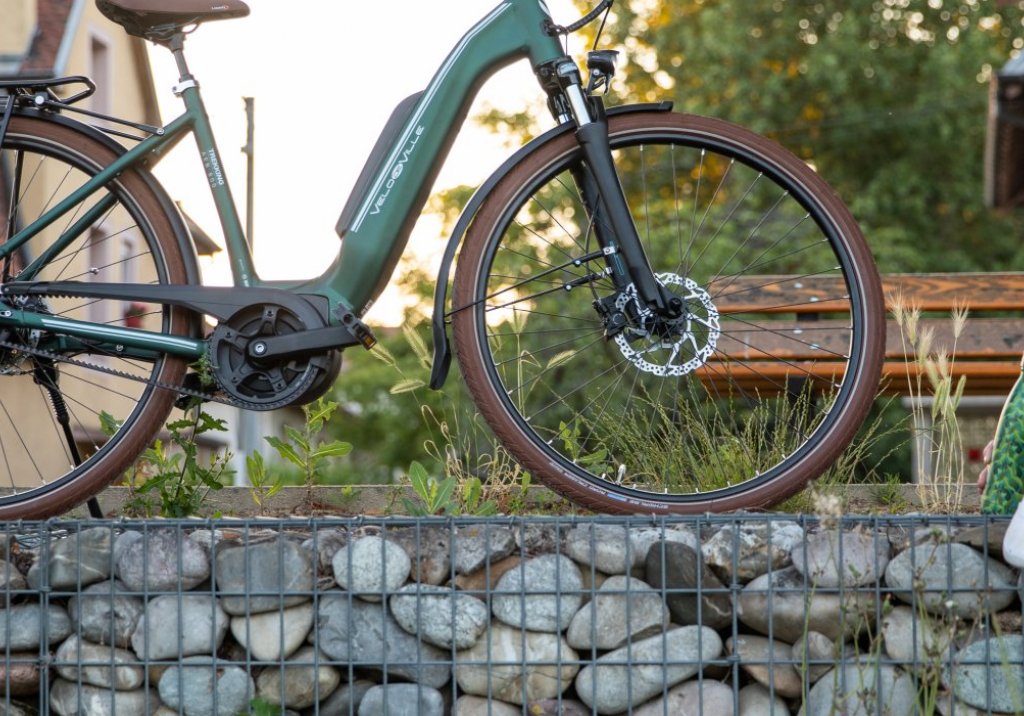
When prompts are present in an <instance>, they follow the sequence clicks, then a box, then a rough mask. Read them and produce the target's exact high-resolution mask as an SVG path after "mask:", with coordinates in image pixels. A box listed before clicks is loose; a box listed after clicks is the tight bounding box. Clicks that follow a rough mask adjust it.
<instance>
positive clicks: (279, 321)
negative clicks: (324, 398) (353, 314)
mask: <svg viewBox="0 0 1024 716" xmlns="http://www.w3.org/2000/svg"><path fill="white" fill-rule="evenodd" d="M310 320H311V319H310V318H309V317H306V321H304V320H303V319H302V318H300V317H299V316H297V315H295V314H294V313H293V312H292V311H290V310H289V309H287V308H285V307H283V306H278V305H273V304H260V305H254V306H247V307H246V308H243V309H242V310H240V311H238V312H237V313H236V314H234V315H233V316H231V318H229V319H228V320H226V321H223V322H222V323H220V324H219V325H218V326H217V328H215V329H214V331H213V334H212V335H211V336H210V342H209V345H210V349H209V350H210V363H211V370H212V373H213V377H214V379H215V380H216V382H217V385H218V386H219V387H220V389H221V390H223V391H224V392H225V393H226V394H227V395H229V396H230V397H231V399H232V402H233V403H235V404H237V405H239V406H240V407H242V408H245V409H247V410H276V409H277V408H282V407H284V406H286V405H292V404H295V403H308V402H310V401H312V400H315V399H316V398H318V397H319V396H321V395H323V394H324V393H325V392H326V391H327V389H328V388H330V386H331V385H332V384H333V383H334V379H335V378H336V377H337V375H338V370H339V369H340V367H341V354H340V353H339V352H338V351H329V352H327V353H321V354H318V355H313V356H304V357H302V358H294V359H289V360H282V361H278V362H266V363H263V362H256V361H253V360H252V359H251V358H250V356H249V344H250V343H251V342H253V341H254V340H257V339H259V338H269V337H277V336H286V335H289V334H292V333H299V332H301V331H304V330H307V329H310V328H320V327H322V322H320V323H318V324H316V325H307V322H309V321H310Z"/></svg>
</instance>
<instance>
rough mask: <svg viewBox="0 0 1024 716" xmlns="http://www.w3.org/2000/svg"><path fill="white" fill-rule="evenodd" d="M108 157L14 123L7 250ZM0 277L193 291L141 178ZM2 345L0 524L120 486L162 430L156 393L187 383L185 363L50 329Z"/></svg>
mask: <svg viewBox="0 0 1024 716" xmlns="http://www.w3.org/2000/svg"><path fill="white" fill-rule="evenodd" d="M114 159H115V152H114V151H112V150H111V149H110V148H109V147H107V146H105V145H103V144H101V143H99V142H97V141H96V140H94V139H92V138H90V137H88V136H87V135H83V134H81V133H80V132H77V131H75V130H73V129H71V128H69V127H67V126H64V125H61V124H58V123H55V122H50V121H45V120H43V119H39V118H33V117H24V116H17V117H14V118H13V119H12V121H11V125H10V128H9V130H8V132H7V135H6V137H5V138H4V140H3V145H2V147H0V172H2V173H0V222H2V223H0V243H6V242H7V241H8V240H9V239H10V238H11V237H12V236H14V235H15V234H17V232H18V231H19V230H21V229H22V228H24V227H25V226H28V225H30V224H31V223H32V222H33V221H35V220H36V219H37V218H38V217H40V216H42V215H43V214H44V213H45V212H46V211H48V210H49V209H51V208H52V207H54V206H56V205H57V204H58V203H59V202H60V201H62V200H63V199H64V198H65V197H67V196H69V195H70V194H71V193H72V192H73V191H74V190H75V189H76V188H78V187H79V186H81V185H82V184H83V183H85V182H86V181H87V180H88V179H89V178H91V177H92V176H94V175H95V174H96V173H97V172H98V171H100V170H101V169H102V168H103V167H105V166H107V165H109V164H110V163H111V162H112V161H113V160H114ZM97 207H99V208H102V211H97ZM90 211H92V213H93V215H92V216H90V214H89V212H90ZM83 217H85V218H87V224H88V226H87V227H86V228H85V229H84V230H83V231H81V233H79V234H78V235H77V236H76V237H75V238H74V239H72V240H71V241H69V242H68V243H67V245H66V246H63V247H62V248H61V249H60V250H58V251H53V252H50V253H47V251H48V249H50V247H53V246H54V245H55V243H57V242H59V241H62V240H63V238H62V237H66V236H67V235H69V234H70V233H73V231H72V229H73V228H74V230H75V231H77V229H78V228H80V226H79V227H76V225H80V224H81V223H82V220H83ZM40 257H42V258H40ZM0 269H2V272H3V281H4V283H8V282H11V281H58V280H60V281H83V282H90V283H96V282H117V283H123V282H131V283H145V282H152V283H177V284H181V283H186V282H187V273H186V270H185V263H184V261H183V259H182V255H181V251H180V248H179V245H178V243H177V241H176V239H175V234H174V230H173V228H172V225H171V223H170V222H169V220H168V219H167V217H166V215H165V213H164V210H163V208H162V205H161V202H160V201H159V199H158V197H157V196H156V194H155V193H154V192H153V190H151V189H150V187H149V185H148V183H147V181H146V177H145V176H144V175H143V174H141V173H140V172H137V171H128V172H125V173H124V174H122V175H121V176H120V177H119V178H118V179H117V180H116V181H115V182H113V183H112V184H110V185H109V186H108V187H107V189H105V190H103V191H100V192H98V193H96V194H94V195H93V196H91V197H90V198H88V199H86V200H85V201H84V202H82V204H81V205H78V206H75V207H74V208H72V209H71V211H70V212H68V213H66V214H65V215H64V216H62V217H61V218H60V219H59V220H58V221H57V222H55V223H54V224H52V225H51V226H50V227H49V228H48V229H46V230H44V231H43V232H42V233H41V234H39V235H37V236H35V237H34V238H33V239H32V240H31V241H29V242H28V243H26V244H25V245H24V246H23V247H21V248H20V249H18V250H17V251H16V252H14V253H13V254H11V255H10V256H9V257H8V258H7V259H6V260H0ZM11 303H14V305H15V307H17V308H22V309H24V310H25V311H27V312H29V313H33V314H46V315H53V316H59V317H65V318H73V319H78V320H88V321H92V322H96V323H107V324H110V325H119V326H120V325H129V326H134V327H139V328H143V329H146V330H150V331H157V332H163V333H169V334H179V335H185V334H190V332H191V325H192V318H191V314H189V313H188V312H187V311H185V310H183V309H170V308H167V307H165V306H161V305H158V304H147V303H142V302H132V301H112V300H98V299H87V298H53V297H46V296H40V297H31V298H26V297H21V298H15V299H13V300H12V299H8V304H9V305H10V304H11ZM0 340H2V341H3V342H4V345H3V346H2V347H0V490H2V491H3V494H2V495H0V518H2V519H10V518H18V517H25V518H29V517H31V518H37V517H45V516H49V515H55V514H59V513H61V512H64V511H66V510H68V509H70V508H72V507H74V506H75V505H77V504H79V503H81V502H83V501H85V500H86V499H88V498H89V497H91V496H92V495H94V494H95V493H96V492H98V491H99V490H100V489H102V488H103V487H105V486H106V485H108V484H109V483H110V482H111V481H113V480H114V479H116V478H118V477H119V476H120V475H122V474H123V471H124V470H125V469H126V468H127V467H128V466H129V465H130V464H131V463H132V461H133V460H135V458H136V457H137V456H138V455H139V453H140V452H142V451H143V450H144V449H145V448H146V447H147V446H148V445H149V443H150V442H151V441H152V439H153V436H154V435H155V434H156V433H157V431H158V430H160V429H161V428H162V426H163V424H164V421H165V420H166V418H167V416H168V414H169V412H170V410H171V408H172V406H173V403H174V400H175V398H176V397H177V396H176V393H175V392H174V391H173V390H167V389H160V388H157V387H155V385H154V382H157V381H159V382H160V383H162V384H165V385H180V384H181V382H182V379H183V377H184V375H185V371H186V368H187V366H186V364H185V362H184V360H183V359H181V358H175V357H170V356H157V355H153V356H149V357H142V356H138V355H136V356H134V357H126V356H125V355H123V354H119V353H118V351H117V350H116V348H113V347H111V346H110V345H109V344H107V345H87V344H85V343H83V342H81V341H76V340H74V339H70V338H69V337H67V336H61V335H59V334H56V333H52V332H49V331H29V330H25V329H21V328H17V327H13V326H0ZM89 366H95V367H97V368H106V369H109V370H113V371H117V372H119V373H122V374H126V375H127V376H131V377H123V376H119V375H113V374H111V373H109V372H104V371H102V370H99V369H97V368H92V367H89Z"/></svg>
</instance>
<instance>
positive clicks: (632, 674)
mask: <svg viewBox="0 0 1024 716" xmlns="http://www.w3.org/2000/svg"><path fill="white" fill-rule="evenodd" d="M721 653H722V639H721V638H720V637H719V636H718V634H717V633H716V632H715V631H714V630H713V629H710V628H708V627H700V626H684V627H678V628H676V629H671V630H669V631H668V632H666V633H664V634H658V635H656V636H652V637H648V638H647V639H644V640H642V641H638V642H634V643H633V644H630V645H628V646H625V647H622V648H620V649H616V650H615V651H612V652H609V653H607V654H605V655H604V656H601V657H600V658H598V659H597V661H595V662H594V663H592V664H588V665H587V666H584V667H583V668H582V669H581V670H580V672H579V675H577V677H576V693H577V695H578V696H579V699H580V701H582V702H583V703H585V704H586V705H587V706H589V707H590V708H592V709H594V710H596V711H597V713H599V714H616V713H621V712H623V711H626V710H627V709H629V708H631V707H635V706H637V705H639V704H641V703H643V702H644V701H647V700H648V699H651V698H653V697H655V696H657V695H658V694H661V693H663V692H664V691H665V689H671V688H672V687H673V686H675V685H676V684H678V683H681V682H682V681H685V680H686V679H688V678H690V677H691V676H693V675H695V674H697V673H698V672H700V670H701V668H702V665H703V664H705V663H706V662H708V661H711V660H712V659H717V658H718V657H719V656H720V655H721ZM666 662H668V665H667V666H666V665H665V664H666Z"/></svg>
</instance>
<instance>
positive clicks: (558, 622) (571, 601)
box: [491, 554, 583, 632]
mask: <svg viewBox="0 0 1024 716" xmlns="http://www.w3.org/2000/svg"><path fill="white" fill-rule="evenodd" d="M582 588H583V578H582V575H581V574H580V570H579V567H577V566H576V564H575V563H574V562H573V561H572V560H570V559H568V558H567V557H565V556H563V555H560V554H545V555H541V556H539V557H534V558H533V559H529V560H527V561H526V562H523V563H522V564H520V566H519V568H517V569H511V570H509V571H508V572H505V574H504V575H503V576H502V578H501V579H500V580H499V581H498V585H497V588H496V589H495V593H494V595H493V596H492V597H491V608H492V610H493V612H494V616H495V617H497V618H498V619H500V620H501V621H502V622H504V623H505V624H508V625H509V626H514V627H521V628H523V629H529V630H531V631H546V632H560V631H563V630H565V629H566V627H568V626H569V622H571V621H572V618H573V616H574V615H575V614H576V611H577V610H578V609H579V608H580V604H582V603H583V596H582V594H581V590H582ZM524 595H525V596H524Z"/></svg>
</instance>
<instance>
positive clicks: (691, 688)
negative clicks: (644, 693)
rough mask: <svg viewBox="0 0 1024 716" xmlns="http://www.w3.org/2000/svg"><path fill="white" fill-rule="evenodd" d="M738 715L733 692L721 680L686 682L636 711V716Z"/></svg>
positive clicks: (634, 712)
mask: <svg viewBox="0 0 1024 716" xmlns="http://www.w3.org/2000/svg"><path fill="white" fill-rule="evenodd" d="M734 713H736V698H735V697H734V696H733V694H732V689H731V688H729V687H728V686H726V685H725V684H723V683H721V682H720V681H712V680H710V679H708V680H704V681H687V682H686V683H684V684H680V685H679V686H674V687H672V688H671V689H669V690H668V692H666V694H665V696H664V697H659V698H656V699H654V700H652V701H648V702H647V703H646V704H644V705H643V706H640V707H639V708H638V709H636V710H634V711H633V714H634V716H664V714H672V716H705V714H723V716H724V714H734Z"/></svg>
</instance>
